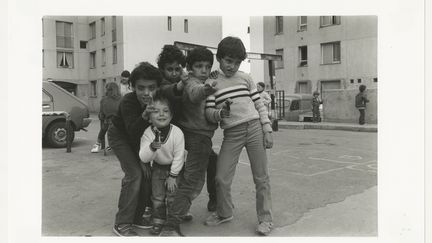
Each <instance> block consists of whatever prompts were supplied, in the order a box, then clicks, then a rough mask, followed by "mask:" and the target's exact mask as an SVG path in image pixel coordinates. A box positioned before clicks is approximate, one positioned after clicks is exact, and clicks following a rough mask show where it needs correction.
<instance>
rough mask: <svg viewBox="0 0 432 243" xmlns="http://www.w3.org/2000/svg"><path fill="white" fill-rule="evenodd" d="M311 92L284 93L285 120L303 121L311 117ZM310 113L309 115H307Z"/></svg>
mask: <svg viewBox="0 0 432 243" xmlns="http://www.w3.org/2000/svg"><path fill="white" fill-rule="evenodd" d="M312 98H313V96H312V95H311V94H285V117H284V118H285V120H287V121H305V118H306V120H307V119H309V117H310V119H311V118H312ZM309 113H310V115H309Z"/></svg>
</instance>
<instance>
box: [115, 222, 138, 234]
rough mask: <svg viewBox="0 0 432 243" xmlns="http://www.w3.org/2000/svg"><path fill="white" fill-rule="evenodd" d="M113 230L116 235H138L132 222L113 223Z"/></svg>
mask: <svg viewBox="0 0 432 243" xmlns="http://www.w3.org/2000/svg"><path fill="white" fill-rule="evenodd" d="M113 232H114V234H116V235H118V236H124V237H130V236H138V234H137V232H135V231H134V230H133V227H132V224H115V225H114V227H113Z"/></svg>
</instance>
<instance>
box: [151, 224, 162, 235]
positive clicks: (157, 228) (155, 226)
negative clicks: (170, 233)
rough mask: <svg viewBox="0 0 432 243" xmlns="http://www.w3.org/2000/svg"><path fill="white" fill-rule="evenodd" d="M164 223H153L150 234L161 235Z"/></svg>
mask: <svg viewBox="0 0 432 243" xmlns="http://www.w3.org/2000/svg"><path fill="white" fill-rule="evenodd" d="M162 227H163V225H162V224H153V226H152V228H151V230H150V234H152V235H160V233H161V231H162Z"/></svg>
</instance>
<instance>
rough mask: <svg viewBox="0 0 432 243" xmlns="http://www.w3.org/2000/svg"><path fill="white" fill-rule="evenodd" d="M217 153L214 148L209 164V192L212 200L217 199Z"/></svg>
mask: <svg viewBox="0 0 432 243" xmlns="http://www.w3.org/2000/svg"><path fill="white" fill-rule="evenodd" d="M217 157H218V155H217V153H216V152H215V151H214V150H212V151H211V152H210V157H209V162H208V166H207V178H206V179H207V192H208V194H209V198H210V199H211V200H214V199H216V180H215V177H216V163H217Z"/></svg>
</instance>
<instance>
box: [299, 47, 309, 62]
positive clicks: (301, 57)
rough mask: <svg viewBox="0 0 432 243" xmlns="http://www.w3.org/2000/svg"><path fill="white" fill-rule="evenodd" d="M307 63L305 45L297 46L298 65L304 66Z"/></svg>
mask: <svg viewBox="0 0 432 243" xmlns="http://www.w3.org/2000/svg"><path fill="white" fill-rule="evenodd" d="M307 64H308V57H307V46H300V47H299V66H300V67H304V66H307Z"/></svg>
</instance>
